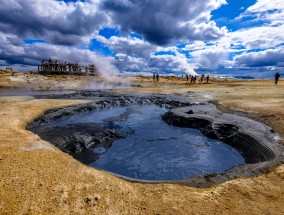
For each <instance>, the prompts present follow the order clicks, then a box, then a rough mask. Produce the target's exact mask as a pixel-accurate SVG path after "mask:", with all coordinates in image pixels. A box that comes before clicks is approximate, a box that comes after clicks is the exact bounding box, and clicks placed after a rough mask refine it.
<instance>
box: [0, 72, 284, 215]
mask: <svg viewBox="0 0 284 215" xmlns="http://www.w3.org/2000/svg"><path fill="white" fill-rule="evenodd" d="M88 79H90V78H88V77H81V78H80V77H69V78H65V77H47V78H46V77H42V76H38V75H32V74H26V75H23V74H14V75H13V76H12V74H1V75H0V91H3V90H4V89H5V90H7V89H10V90H12V89H19V88H23V87H24V88H30V89H49V90H52V89H76V88H81V87H83V86H84V85H85V84H86V83H88V82H87V80H88ZM128 79H129V80H130V81H131V82H132V83H134V84H135V85H140V87H138V88H130V89H125V90H117V92H122V93H165V94H178V95H184V96H188V97H189V98H190V96H191V94H190V93H189V91H193V92H195V93H197V94H198V97H197V98H194V99H199V100H200V99H201V100H202V99H204V100H212V101H213V102H215V103H216V104H218V107H219V109H221V110H222V111H227V112H231V113H236V114H240V115H245V116H247V117H251V118H253V119H256V120H258V121H261V122H263V123H265V124H267V125H269V126H271V127H272V128H273V129H274V130H275V131H276V132H277V133H278V134H279V135H280V136H281V138H282V139H283V138H284V108H283V105H284V81H280V84H279V85H275V84H274V83H273V81H272V80H264V81H262V80H261V81H233V80H212V81H211V82H210V84H185V81H182V80H178V79H170V78H167V79H161V81H160V82H159V83H158V84H157V83H154V82H152V79H151V78H149V79H147V78H141V77H137V78H128ZM1 88H2V89H1ZM86 102H89V101H86V100H66V99H65V100H61V99H53V100H51V99H35V98H33V97H32V96H25V95H20V96H0V119H1V120H0V134H1V136H0V214H284V206H283V202H284V164H282V165H279V166H277V167H274V168H273V169H271V170H270V171H269V172H268V173H265V174H262V175H260V176H257V177H252V178H238V179H234V180H231V181H228V182H225V183H223V184H221V185H216V186H214V187H211V188H206V189H198V188H192V187H187V186H181V185H171V184H153V185H151V184H138V183H130V182H126V181H124V180H121V179H118V178H116V177H114V176H112V175H109V174H107V173H104V172H101V171H98V170H96V169H93V168H90V167H87V166H85V165H83V164H81V163H79V162H78V161H76V160H74V159H73V158H72V157H71V156H69V155H67V154H65V153H63V152H61V151H60V150H59V149H57V148H56V147H54V146H53V145H51V144H50V143H48V142H45V141H43V140H41V139H40V138H39V137H38V136H37V135H35V134H33V133H32V132H30V131H27V130H25V126H26V124H27V123H28V122H30V121H32V120H33V119H34V118H35V117H38V116H40V115H41V114H42V113H43V112H44V111H45V110H47V109H51V108H55V107H64V106H68V105H75V104H80V103H86ZM282 143H283V141H282Z"/></svg>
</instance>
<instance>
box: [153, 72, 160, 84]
mask: <svg viewBox="0 0 284 215" xmlns="http://www.w3.org/2000/svg"><path fill="white" fill-rule="evenodd" d="M159 79H160V76H159V74H153V81H154V82H158V81H159Z"/></svg>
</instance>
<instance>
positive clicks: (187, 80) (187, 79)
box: [185, 74, 189, 83]
mask: <svg viewBox="0 0 284 215" xmlns="http://www.w3.org/2000/svg"><path fill="white" fill-rule="evenodd" d="M185 78H186V82H185V83H189V76H188V74H186V76H185Z"/></svg>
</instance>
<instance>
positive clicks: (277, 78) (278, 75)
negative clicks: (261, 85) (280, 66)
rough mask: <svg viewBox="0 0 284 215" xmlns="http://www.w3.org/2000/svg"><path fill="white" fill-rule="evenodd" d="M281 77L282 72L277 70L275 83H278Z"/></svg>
mask: <svg viewBox="0 0 284 215" xmlns="http://www.w3.org/2000/svg"><path fill="white" fill-rule="evenodd" d="M279 78H280V74H279V73H278V72H276V74H275V84H277V83H278V80H279Z"/></svg>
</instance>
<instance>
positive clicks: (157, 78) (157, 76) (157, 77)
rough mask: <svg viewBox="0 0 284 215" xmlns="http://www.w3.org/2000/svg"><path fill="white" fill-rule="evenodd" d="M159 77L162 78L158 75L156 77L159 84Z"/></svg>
mask: <svg viewBox="0 0 284 215" xmlns="http://www.w3.org/2000/svg"><path fill="white" fill-rule="evenodd" d="M159 77H160V76H159V74H157V75H156V80H157V82H158V81H159Z"/></svg>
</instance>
